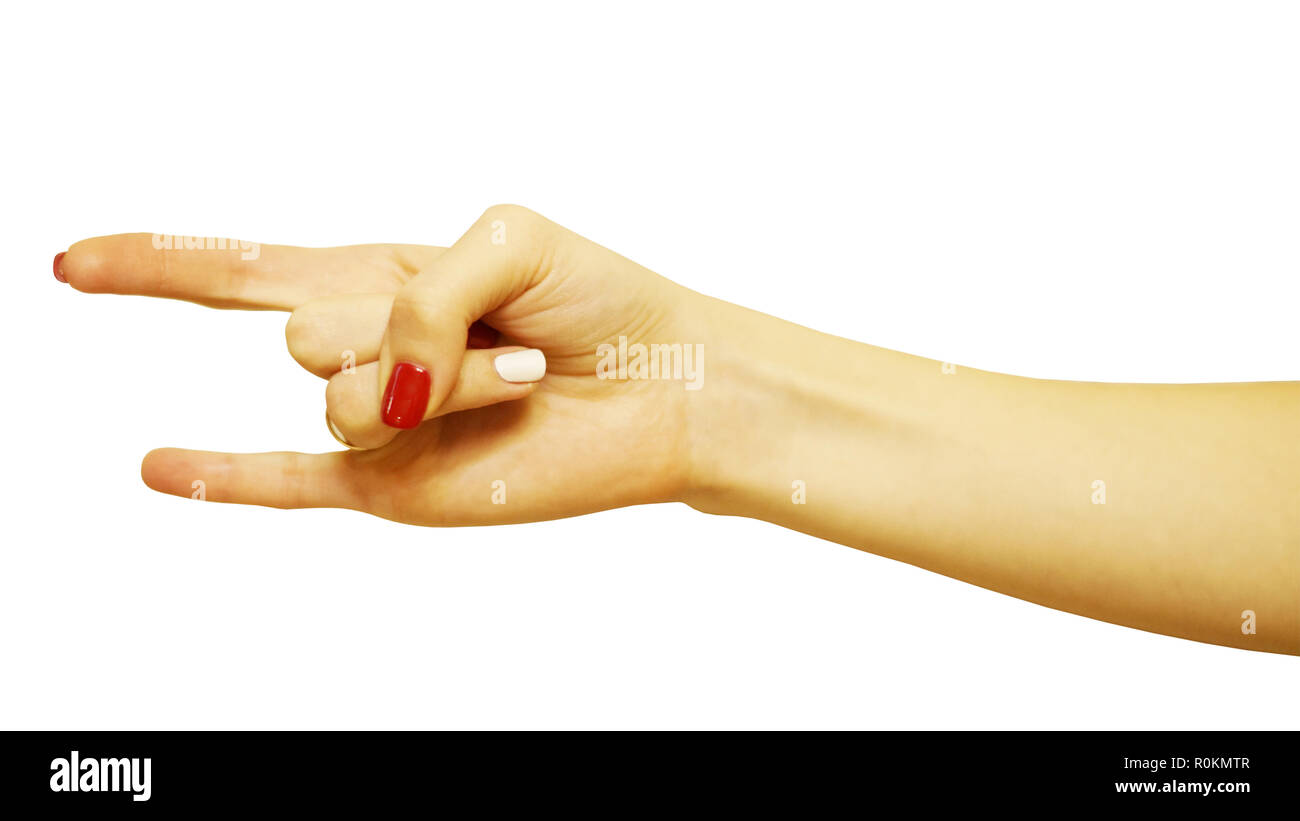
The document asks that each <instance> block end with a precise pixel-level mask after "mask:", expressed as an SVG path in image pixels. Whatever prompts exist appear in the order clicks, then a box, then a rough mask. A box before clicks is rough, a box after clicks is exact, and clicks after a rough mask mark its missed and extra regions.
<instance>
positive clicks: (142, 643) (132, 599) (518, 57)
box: [0, 2, 1300, 729]
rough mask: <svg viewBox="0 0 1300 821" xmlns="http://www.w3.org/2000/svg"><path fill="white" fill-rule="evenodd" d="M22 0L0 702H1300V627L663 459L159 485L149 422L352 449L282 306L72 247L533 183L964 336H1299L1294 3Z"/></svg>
mask: <svg viewBox="0 0 1300 821" xmlns="http://www.w3.org/2000/svg"><path fill="white" fill-rule="evenodd" d="M3 15H4V18H5V19H4V21H3V24H2V25H0V71H2V73H3V76H4V78H5V79H4V85H3V122H4V125H3V130H2V131H0V139H2V140H3V149H4V150H3V153H2V154H0V156H2V157H3V159H2V160H0V162H2V163H3V185H2V187H3V205H2V208H3V212H2V213H0V218H2V219H3V222H2V223H0V225H2V230H3V239H4V245H5V249H6V251H7V253H6V254H5V259H6V262H7V268H8V270H7V271H6V274H7V276H6V277H5V287H6V291H5V295H4V299H3V312H4V313H3V326H2V327H0V333H2V334H3V350H4V352H5V368H4V371H5V379H4V384H5V388H4V398H3V403H2V404H0V407H2V408H3V411H2V412H3V419H2V420H0V430H3V432H4V441H3V448H4V449H3V459H4V462H3V464H4V471H3V477H2V478H0V481H3V483H4V487H3V505H4V510H3V517H4V518H3V533H4V538H3V547H2V548H0V666H2V668H3V669H0V726H3V727H9V728H141V729H143V728H182V727H185V728H326V727H329V728H336V727H345V728H438V727H548V728H552V727H596V728H603V727H645V728H667V727H686V728H689V727H699V728H705V727H708V728H726V727H736V728H748V727H823V728H833V727H856V728H1039V727H1060V728H1091V727H1100V728H1300V701H1297V699H1296V697H1295V695H1296V693H1297V692H1300V664H1298V663H1297V659H1295V658H1293V657H1284V656H1277V655H1269V654H1262V653H1250V652H1244V651H1240V650H1231V649H1225V648H1221V647H1213V646H1208V645H1201V644H1196V643H1193V642H1189V641H1182V640H1178V639H1172V638H1166V637H1161V636H1156V635H1151V634H1147V633H1143V632H1139V631H1136V630H1131V629H1127V628H1123V627H1117V626H1113V625H1109V624H1103V623H1100V622H1095V621H1090V620H1088V619H1084V618H1080V617H1076V616H1072V615H1067V614H1064V613H1059V612H1055V611H1052V610H1048V609H1045V608H1042V607H1038V606H1035V605H1032V604H1027V603H1024V602H1021V601H1018V600H1015V599H1011V598H1008V597H1004V596H1001V595H998V594H995V593H991V592H988V591H985V590H981V589H977V588H975V587H971V586H968V585H966V584H963V583H961V582H957V581H953V580H950V579H946V578H943V577H940V576H937V575H932V574H930V573H927V572H924V571H921V570H918V569H916V568H912V567H909V566H906V565H903V564H899V563H896V562H892V561H888V560H885V559H881V558H877V557H874V556H871V555H868V554H865V553H860V552H857V551H854V550H851V549H849V548H846V547H841V546H838V545H834V544H830V543H826V542H822V541H819V540H816V539H813V538H811V537H808V536H804V535H801V534H798V533H793V532H788V531H784V530H782V529H780V528H777V527H775V526H770V525H767V524H764V523H761V522H754V521H744V520H733V519H725V518H715V517H709V516H705V515H702V514H699V513H696V512H694V511H692V510H691V509H689V508H687V507H685V506H681V505H669V506H653V507H642V508H633V509H625V510H618V511H611V512H608V513H603V514H600V515H595V516H588V517H584V518H579V519H572V520H567V521H561V522H552V523H543V524H534V525H524V526H513V527H501V528H491V529H487V528H475V529H461V530H446V531H439V530H428V529H421V528H416V527H408V526H402V525H397V524H392V523H389V522H385V521H381V520H379V519H373V518H369V517H367V516H364V515H362V514H359V513H352V512H345V511H300V512H282V511H276V510H269V509H261V508H238V507H233V506H227V505H204V504H200V503H197V502H192V501H190V500H185V499H177V498H172V497H167V496H162V495H159V494H156V493H154V492H152V491H150V490H148V489H147V488H145V487H144V485H143V484H142V483H141V482H140V479H139V474H138V469H139V461H140V458H141V456H142V455H143V454H144V453H145V452H146V451H147V450H149V449H150V448H152V447H156V446H163V445H177V446H186V447H198V448H206V449H222V450H235V451H259V450H278V449H296V450H308V451H322V450H328V449H333V448H334V443H333V440H332V439H331V438H330V436H329V434H328V432H327V431H326V430H325V427H324V425H323V423H322V416H323V413H322V411H323V407H324V399H323V387H324V383H323V382H320V381H318V380H316V379H315V378H313V377H311V376H309V375H307V374H306V373H305V372H303V371H301V370H299V369H298V367H297V366H296V365H295V364H294V363H293V362H292V360H290V358H289V356H288V354H287V353H286V351H285V349H284V344H283V337H282V326H283V319H284V318H283V316H282V315H279V314H271V313H234V312H216V311H210V310H207V309H203V308H199V307H196V306H192V305H188V304H182V303H166V302H160V301H152V300H147V299H144V298H138V297H113V296H98V297H96V296H88V295H83V294H79V293H76V292H74V291H72V290H71V289H70V288H68V287H67V286H64V285H60V284H59V283H58V282H56V281H55V280H54V278H53V277H52V276H51V273H50V260H51V258H52V257H53V255H54V254H55V253H56V252H58V251H60V250H63V249H65V248H66V247H67V246H68V245H69V244H70V243H72V242H74V241H76V240H77V239H80V238H83V237H87V236H95V235H100V234H110V233H118V232H125V231H146V232H156V233H172V234H203V235H210V236H229V237H240V238H245V239H251V240H257V241H262V242H281V243H293V244H302V245H330V244H344V243H352V242H370V241H399V242H416V243H429V244H446V243H449V242H451V241H452V240H454V239H455V238H456V237H457V236H458V234H459V233H460V232H461V231H462V230H463V229H464V228H465V227H467V226H468V225H469V224H470V222H472V221H473V220H474V219H475V218H476V217H477V216H478V214H479V213H480V212H481V210H482V209H483V208H484V207H486V206H488V205H490V204H492V203H495V202H518V203H522V204H524V205H528V206H530V207H532V208H534V209H536V210H538V211H540V212H542V213H544V214H546V215H547V216H550V217H551V218H553V219H555V220H556V221H558V222H561V223H563V224H565V225H567V226H569V227H571V228H573V229H574V230H576V231H578V232H579V233H582V234H584V235H586V236H588V237H591V238H592V239H594V240H596V241H598V242H600V243H601V244H604V245H606V246H608V247H610V248H613V249H615V250H617V251H619V252H621V253H623V254H625V255H627V256H629V257H631V258H633V259H635V260H637V261H638V262H641V263H643V264H645V265H647V266H649V267H650V268H652V269H654V270H656V271H659V272H660V273H662V274H664V275H666V276H668V277H670V278H672V279H675V280H677V281H679V282H681V283H683V284H685V285H687V286H689V287H691V288H694V289H696V290H699V291H703V292H705V293H710V294H713V295H716V296H720V297H723V298H726V299H729V300H731V301H735V302H739V303H742V304H745V305H748V306H750V307H753V308H757V309H760V310H764V311H767V312H769V313H774V314H777V315H780V316H783V317H786V318H788V319H792V320H795V321H797V322H800V323H802V324H805V325H809V326H813V327H816V328H819V329H822V330H826V331H830V332H833V333H837V334H840V335H844V336H848V337H852V338H855V339H860V340H862V341H864V342H870V343H873V344H877V345H882V346H886V347H890V348H896V349H901V350H906V351H909V352H912V353H917V354H922V355H926V356H930V357H933V358H936V359H940V360H948V361H953V362H957V363H961V364H966V365H971V366H977V367H981V368H986V369H991V370H1001V371H1008V372H1014V373H1021V374H1030V375H1036V376H1050V377H1060V378H1077V379H1099V380H1136V381H1215V380H1261V379H1295V378H1298V377H1300V359H1298V356H1297V352H1298V351H1300V335H1298V334H1297V332H1296V330H1295V316H1296V307H1297V296H1298V294H1300V286H1298V285H1297V272H1298V271H1300V266H1298V264H1297V263H1298V262H1300V243H1297V241H1296V235H1297V233H1296V232H1297V225H1298V224H1300V223H1298V218H1300V196H1297V192H1298V191H1300V159H1298V158H1300V152H1298V151H1297V146H1300V115H1298V114H1297V109H1298V106H1297V100H1298V99H1300V95H1298V93H1297V92H1298V90H1300V89H1298V88H1297V86H1298V85H1300V49H1297V48H1296V44H1297V42H1300V11H1298V10H1297V7H1296V6H1295V5H1294V4H1285V3H1277V4H1270V3H1250V4H1241V3H1227V2H1224V3H1196V2H1171V3H1133V2H1123V3H1099V2H1087V3H1068V4H1061V3H1038V2H1025V3H978V4H976V3H951V4H948V3H889V4H876V5H870V4H849V3H845V4H817V3H809V2H799V3H790V4H788V5H784V6H764V5H761V4H752V3H744V4H736V5H723V4H707V3H687V4H682V5H680V6H677V5H672V4H665V3H662V2H657V3H653V4H645V5H643V6H640V7H631V6H628V7H624V6H622V5H621V4H612V3H592V4H589V5H569V4H564V5H560V4H554V3H529V4H518V5H516V4H513V3H506V2H493V3H490V4H473V5H471V4H468V3H458V4H455V5H454V6H448V7H445V8H438V9H436V10H435V9H433V8H425V7H423V5H416V4H412V5H411V6H401V5H386V4H382V3H373V2H372V3H365V4H360V5H356V4H350V5H346V6H342V5H341V6H339V7H337V8H331V7H328V6H325V5H322V4H316V3H310V4H308V3H304V4H301V5H292V6H290V5H284V6H281V5H276V4H271V3H263V2H255V3H247V4H243V3H233V2H223V3H220V4H213V6H212V7H211V8H209V9H206V10H198V9H192V8H190V7H189V6H181V5H178V4H172V3H158V4H154V5H142V4H136V5H133V6H122V5H120V4H92V3H87V4H85V5H68V4H59V3H29V4H9V5H7V6H5V8H4V12H3ZM634 469H635V466H634V465H629V470H634ZM863 469H864V470H869V469H870V466H869V465H864V466H863ZM867 501H869V500H864V503H865V502H867ZM940 503H941V502H936V504H940ZM1234 547H1235V546H1234V545H1232V544H1225V545H1224V546H1223V548H1224V549H1225V550H1232V549H1234Z"/></svg>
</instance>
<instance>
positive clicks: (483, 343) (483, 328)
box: [465, 322, 497, 348]
mask: <svg viewBox="0 0 1300 821" xmlns="http://www.w3.org/2000/svg"><path fill="white" fill-rule="evenodd" d="M496 344H497V332H496V331H494V330H493V329H491V328H489V327H488V326H487V325H484V324H483V323H482V322H475V323H474V324H473V325H470V326H469V339H468V340H467V341H466V343H465V347H467V348H491V347H495V346H496Z"/></svg>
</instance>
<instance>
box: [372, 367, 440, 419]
mask: <svg viewBox="0 0 1300 821" xmlns="http://www.w3.org/2000/svg"><path fill="white" fill-rule="evenodd" d="M432 384H433V379H432V378H430V376H429V372H428V371H426V370H425V369H424V368H421V367H420V366H419V365H412V364H411V363H410V362H398V363H397V367H395V368H393V375H392V376H390V377H388V387H387V388H385V389H384V405H383V408H382V410H383V417H384V424H385V425H388V426H389V427H390V428H405V429H409V428H413V427H415V426H416V425H418V424H420V423H421V422H423V421H424V411H425V409H426V408H428V406H429V388H430V386H431V385H432Z"/></svg>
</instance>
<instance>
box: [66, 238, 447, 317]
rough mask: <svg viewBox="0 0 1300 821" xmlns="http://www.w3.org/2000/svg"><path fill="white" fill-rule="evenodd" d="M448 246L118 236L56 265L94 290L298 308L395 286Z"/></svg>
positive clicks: (77, 249)
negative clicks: (313, 244)
mask: <svg viewBox="0 0 1300 821" xmlns="http://www.w3.org/2000/svg"><path fill="white" fill-rule="evenodd" d="M442 250H443V249H441V248H435V247H432V246H425V245H347V246H340V247H335V248H299V247H294V246H290V245H259V244H257V243H250V242H240V241H238V240H218V239H216V238H203V237H170V236H166V235H159V234H114V235H112V236H107V237H95V238H93V239H86V240H82V241H80V242H78V243H75V244H74V245H73V246H72V247H71V248H69V249H68V250H67V251H66V252H65V253H64V254H62V255H60V258H58V259H57V260H56V263H55V266H56V270H57V271H58V272H60V273H61V274H62V277H61V278H62V279H64V280H66V281H67V282H68V284H70V285H72V287H74V288H76V289H77V290H79V291H85V292H87V293H96V294H136V295H140V296H155V297H165V298H168V299H183V300H186V301H188V302H197V303H199V304H201V305H207V306H210V307H213V308H243V309H253V310H281V311H291V310H293V309H294V308H296V307H298V306H299V305H302V304H303V303H305V302H307V301H308V300H311V299H315V298H317V297H322V296H330V295H334V294H348V293H382V292H390V291H396V290H397V289H398V288H400V287H401V286H402V284H403V283H404V282H406V280H408V279H410V278H411V277H412V276H414V274H415V273H416V272H418V271H419V270H420V269H422V268H423V267H424V266H426V265H427V264H429V262H431V261H432V260H433V259H435V258H437V256H438V255H439V254H441V253H442Z"/></svg>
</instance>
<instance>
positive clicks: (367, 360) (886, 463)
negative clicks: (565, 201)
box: [61, 206, 1300, 654]
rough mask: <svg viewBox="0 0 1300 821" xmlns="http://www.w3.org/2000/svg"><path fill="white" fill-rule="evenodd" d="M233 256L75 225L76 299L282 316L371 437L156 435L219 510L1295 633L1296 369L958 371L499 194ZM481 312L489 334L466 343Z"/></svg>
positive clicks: (1209, 629) (1193, 629) (165, 462)
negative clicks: (215, 447)
mask: <svg viewBox="0 0 1300 821" xmlns="http://www.w3.org/2000/svg"><path fill="white" fill-rule="evenodd" d="M242 256H243V255H241V253H240V252H239V250H230V251H219V250H156V249H155V248H154V246H153V243H152V241H151V235H148V234H128V235H117V236H110V237H100V238H96V239H88V240H84V241H82V242H78V243H77V244H75V245H73V246H72V247H71V248H70V249H69V250H68V252H67V253H66V255H65V256H64V257H63V259H62V262H61V269H62V272H63V275H64V276H65V277H66V279H67V280H68V282H69V283H70V284H71V285H72V286H73V287H74V288H77V289H78V290H81V291H86V292H91V293H119V294H141V295H147V296H158V297H168V298H173V299H184V300H189V301H193V302H198V303H201V304H205V305H211V306H213V307H220V308H244V309H272V310H285V311H291V312H292V314H291V316H290V319H289V323H288V326H287V329H286V338H287V341H288V344H289V349H290V352H291V353H292V354H293V356H294V358H295V359H296V360H297V361H298V362H300V363H301V364H302V365H303V366H304V367H305V368H306V369H307V370H309V371H311V372H312V373H314V374H316V375H317V376H320V377H322V378H326V379H328V380H329V383H328V387H327V389H326V404H327V408H328V414H329V417H330V419H331V420H332V421H333V422H334V425H335V426H336V427H337V428H338V430H339V433H341V434H342V435H343V436H344V438H345V439H346V440H347V442H348V443H350V444H352V445H359V446H363V447H364V448H367V449H365V450H346V451H342V452H336V453H327V454H298V453H269V454H224V453H210V452H202V451H191V450H178V449H172V448H167V449H162V450H155V451H153V452H151V453H149V454H148V456H146V457H145V460H144V463H143V466H142V471H141V472H142V475H143V477H144V481H145V483H146V484H148V485H149V487H151V488H154V489H155V490H159V491H162V492H164V493H171V494H175V495H179V496H183V497H186V498H188V497H189V496H190V494H191V492H192V491H191V489H192V482H193V481H194V480H195V479H202V480H203V481H204V482H205V484H206V493H207V498H208V499H209V500H211V501H222V502H235V503H240V504H258V505H269V506H273V507H283V508H296V507H346V508H352V509H355V510H360V511H365V512H368V513H372V514H375V515H378V516H383V517H385V518H389V519H393V520H397V521H402V522H409V523H413V524H419V525H435V526H446V525H479V524H502V523H510V522H526V521H537V520H544V519H554V518H560V517H565V516H575V515H580V514H584V513H590V512H594V511H597V510H604V509H608V508H613V507H620V506H623V505H634V504H646V503H654V502H669V501H680V502H685V503H687V504H690V505H691V506H693V507H695V508H697V509H699V510H702V511H705V512H709V513H716V514H725V515H738V516H748V517H753V518H757V519H763V520H766V521H769V522H774V523H776V524H779V525H782V526H785V527H789V528H793V529H796V530H800V531H803V532H806V533H810V534H813V535H815V536H819V537H822V538H826V539H830V540H833V541H836V542H839V543H842V544H846V545H850V546H852V547H855V548H859V549H862V550H868V551H871V552H873V553H878V554H881V555H884V556H889V557H891V558H895V559H898V560H901V561H905V562H909V563H911V564H915V565H918V566H921V567H924V568H927V569H930V570H933V571H935V572H939V573H943V574H945V575H948V576H952V577H955V578H958V579H962V580H965V581H968V582H971V583H973V584H977V585H980V586H983V587H987V588H990V589H992V590H997V591H1000V592H1003V593H1007V594H1009V595H1012V596H1017V597H1020V598H1023V599H1027V600H1029V601H1033V602H1037V603H1039V604H1043V605H1046V606H1049V607H1054V608H1058V609H1061V610H1066V611H1069V612H1073V613H1079V614H1081V615H1085V616H1090V617H1092V618H1097V619H1102V620H1105V621H1110V622H1114V623H1117V624H1123V625H1128V626H1131V627H1137V628H1140V629H1143V630H1151V631H1155V632H1159V633H1165V634H1168V635H1173V636H1181V637H1184V638H1190V639H1196V640H1199V641H1205V642H1211V643H1215V644H1223V645H1230V646H1234V647H1242V648H1247V649H1253V650H1263V651H1270V652H1279V653H1291V654H1297V653H1300V437H1297V436H1296V435H1295V420H1296V419H1297V414H1298V413H1300V383H1294V382H1287V383H1239V384H1203V385H1128V384H1102V383H1081V382H1061V381H1049V380H1037V379H1027V378H1022V377H1014V376H1007V375H1002V374H995V373H988V372H983V371H977V370H973V369H968V368H952V367H950V366H944V365H942V364H941V363H938V362H934V361H932V360H927V359H921V358H918V357H913V356H909V355H907V354H902V353H897V352H894V351H888V350H884V349H881V348H876V347H872V346H869V345H863V344H861V343H857V342H853V341H850V340H846V339H841V338H838V337H833V336H828V335H826V334H821V333H817V332H815V331H812V330H809V329H807V328H803V327H800V326H797V325H793V324H791V323H788V322H784V321H781V320H779V319H775V318H773V317H770V316H766V315H763V314H759V313H756V312H753V311H749V310H746V309H744V308H740V307H738V306H735V305H731V304H728V303H725V302H721V301H719V300H715V299H711V298H709V297H706V296H703V295H700V294H697V293H694V292H692V291H689V290H687V289H685V288H683V287H681V286H679V285H676V284H675V283H672V282H670V281H669V280H667V279H664V278H662V277H660V276H658V275H657V274H655V273H653V272H651V271H649V270H647V269H645V268H643V267H641V266H639V265H637V264H636V263H634V262H631V261H630V260H627V259H624V258H623V257H620V256H618V255H617V254H615V253H613V252H612V251H609V250H607V249H605V248H602V247H600V246H599V245H596V244H595V243H592V242H590V241H589V240H586V239H584V238H582V237H580V236H578V235H576V234H574V233H572V232H570V231H568V230H566V229H564V228H561V227H560V226H558V225H555V224H554V223H551V222H549V221H547V220H545V219H544V218H542V217H540V216H538V215H537V214H534V213H533V212H531V211H528V210H527V209H524V208H520V207H518V206H496V207H494V208H491V209H489V210H488V211H487V212H486V213H485V214H484V215H483V216H482V217H481V218H480V219H479V220H478V221H477V222H476V223H475V224H474V225H473V227H471V228H470V230H469V231H468V232H467V233H466V234H465V235H464V236H463V237H461V239H459V240H458V241H457V242H456V243H455V244H453V245H452V246H451V247H450V248H445V249H444V248H434V247H425V246H411V245H364V246H351V247H343V248H324V249H308V248H290V247H281V246H262V247H261V249H260V254H259V255H258V257H257V259H254V260H245V259H242ZM476 320H482V321H483V322H485V323H486V324H487V325H488V326H490V327H491V328H492V329H495V331H497V332H498V334H499V338H498V339H497V340H496V344H495V345H493V347H492V348H490V349H479V348H474V349H470V348H469V347H467V342H466V340H467V334H468V329H469V328H470V326H471V323H474V322H475V321H476ZM620 336H625V337H627V338H628V341H629V343H635V342H642V343H645V344H650V343H669V344H671V343H681V344H691V345H703V350H704V352H705V359H704V363H705V370H704V374H705V375H704V378H703V381H702V383H701V388H702V389H700V390H698V391H688V390H686V389H685V386H684V384H683V382H682V381H675V380H664V379H658V380H613V379H601V378H598V377H597V363H598V361H599V357H598V355H597V348H598V346H600V345H601V344H603V343H610V344H616V343H617V341H618V338H619V337H620ZM488 344H492V343H491V342H489V343H488ZM524 348H538V349H541V350H542V351H543V352H544V353H545V356H546V361H547V372H546V376H545V378H543V379H542V380H541V381H540V382H538V383H523V384H512V383H508V382H505V381H504V380H502V379H501V378H500V377H499V376H497V374H496V372H495V370H494V369H493V367H492V361H493V359H494V358H495V357H496V356H497V355H499V354H501V353H505V352H510V351H517V350H521V349H524ZM348 350H350V351H353V352H355V355H356V365H357V367H356V368H355V370H352V371H350V372H347V373H341V372H340V365H341V362H342V357H341V354H342V352H343V351H348ZM397 362H413V363H416V364H419V365H422V366H424V367H426V368H427V369H428V370H429V371H430V373H431V374H432V375H433V390H432V395H431V397H430V400H429V406H428V410H427V412H426V414H425V416H426V419H427V421H425V422H424V423H423V424H422V425H420V426H419V427H418V428H416V429H414V430H410V431H397V430H395V429H393V428H389V427H387V426H385V425H384V424H383V422H382V421H380V416H379V408H380V400H381V397H382V392H383V386H384V385H385V384H386V383H387V379H388V374H389V373H390V372H391V370H392V368H393V365H394V364H395V363H397ZM497 480H503V481H505V483H506V487H507V488H508V496H507V498H508V503H507V504H493V492H492V491H493V488H494V487H495V486H494V484H493V483H494V482H496V481H497ZM1098 482H1103V483H1104V494H1105V495H1104V497H1099V496H1098V493H1099V490H1101V489H1102V488H1101V487H1100V486H1099V485H1098V484H1097V483H1098ZM1099 498H1104V503H1101V502H1099ZM1246 611H1251V613H1253V619H1250V618H1249V614H1247V613H1246ZM1248 622H1249V623H1250V624H1251V625H1252V627H1253V632H1251V631H1250V630H1249V629H1246V630H1244V629H1243V624H1245V623H1248Z"/></svg>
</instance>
